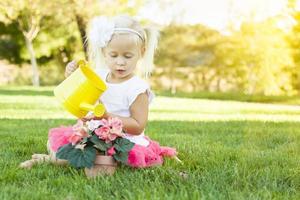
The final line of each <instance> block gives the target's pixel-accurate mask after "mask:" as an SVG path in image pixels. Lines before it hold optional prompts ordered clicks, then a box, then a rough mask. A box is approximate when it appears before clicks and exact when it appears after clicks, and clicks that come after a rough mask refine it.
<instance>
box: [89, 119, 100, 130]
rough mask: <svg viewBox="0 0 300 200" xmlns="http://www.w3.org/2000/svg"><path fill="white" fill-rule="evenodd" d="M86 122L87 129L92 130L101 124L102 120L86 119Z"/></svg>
mask: <svg viewBox="0 0 300 200" xmlns="http://www.w3.org/2000/svg"><path fill="white" fill-rule="evenodd" d="M86 124H87V127H88V129H89V130H91V131H94V130H95V129H96V128H98V127H99V126H100V125H103V122H102V121H101V120H90V121H87V122H86Z"/></svg>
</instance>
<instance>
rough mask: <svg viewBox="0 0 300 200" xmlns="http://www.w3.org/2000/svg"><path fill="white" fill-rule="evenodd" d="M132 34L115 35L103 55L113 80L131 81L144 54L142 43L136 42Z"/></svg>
mask: <svg viewBox="0 0 300 200" xmlns="http://www.w3.org/2000/svg"><path fill="white" fill-rule="evenodd" d="M132 37H133V36H132V35H131V34H114V35H113V37H112V39H111V41H110V42H109V43H108V45H107V47H105V48H104V50H103V55H104V59H105V62H106V64H107V66H108V67H109V69H110V71H111V74H110V75H111V79H113V80H114V81H116V82H122V81H125V80H128V79H130V78H131V77H132V76H133V74H134V70H135V68H136V65H137V62H138V60H139V59H140V58H141V56H142V54H143V52H144V51H143V50H142V49H143V48H142V44H141V42H138V43H137V42H135V40H134V39H133V38H132Z"/></svg>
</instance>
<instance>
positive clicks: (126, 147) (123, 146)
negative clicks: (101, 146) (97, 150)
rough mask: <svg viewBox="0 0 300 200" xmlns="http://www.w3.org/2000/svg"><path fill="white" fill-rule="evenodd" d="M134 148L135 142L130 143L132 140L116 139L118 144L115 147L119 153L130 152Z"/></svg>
mask: <svg viewBox="0 0 300 200" xmlns="http://www.w3.org/2000/svg"><path fill="white" fill-rule="evenodd" d="M133 146H134V143H133V142H130V140H128V139H126V138H118V139H116V142H115V144H114V147H115V148H116V150H117V151H121V152H129V151H130V150H131V149H132V148H133Z"/></svg>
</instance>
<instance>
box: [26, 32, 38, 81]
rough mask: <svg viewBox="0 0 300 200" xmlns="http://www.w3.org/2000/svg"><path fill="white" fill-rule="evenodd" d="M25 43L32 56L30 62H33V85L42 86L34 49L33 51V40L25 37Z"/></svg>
mask: <svg viewBox="0 0 300 200" xmlns="http://www.w3.org/2000/svg"><path fill="white" fill-rule="evenodd" d="M25 41H26V47H27V50H28V52H29V54H30V62H31V67H32V84H33V85H34V86H40V77H39V71H38V66H37V63H36V58H35V53H34V49H33V46H32V40H30V39H29V38H27V37H25Z"/></svg>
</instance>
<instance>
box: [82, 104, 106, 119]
mask: <svg viewBox="0 0 300 200" xmlns="http://www.w3.org/2000/svg"><path fill="white" fill-rule="evenodd" d="M80 108H81V109H83V110H86V111H93V112H94V115H95V116H96V117H102V115H103V114H104V113H105V107H104V105H103V104H102V103H99V104H97V105H95V106H94V105H91V104H88V103H81V104H80Z"/></svg>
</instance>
